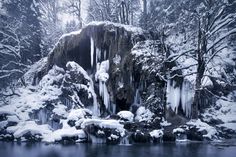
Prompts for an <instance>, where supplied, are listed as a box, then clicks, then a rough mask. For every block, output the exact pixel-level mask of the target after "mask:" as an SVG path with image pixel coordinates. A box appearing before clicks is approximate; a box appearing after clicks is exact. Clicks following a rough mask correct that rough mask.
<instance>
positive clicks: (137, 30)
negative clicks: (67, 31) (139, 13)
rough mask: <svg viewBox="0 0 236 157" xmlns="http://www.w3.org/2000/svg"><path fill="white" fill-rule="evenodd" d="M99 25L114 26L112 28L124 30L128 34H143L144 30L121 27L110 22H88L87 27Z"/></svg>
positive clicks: (121, 25)
mask: <svg viewBox="0 0 236 157" xmlns="http://www.w3.org/2000/svg"><path fill="white" fill-rule="evenodd" d="M99 25H104V26H105V27H106V26H114V27H119V28H124V29H125V30H126V31H128V32H132V33H134V34H143V32H144V30H143V29H141V28H140V27H134V26H132V25H123V24H119V23H113V22H110V21H93V22H90V23H89V24H88V25H87V26H99Z"/></svg>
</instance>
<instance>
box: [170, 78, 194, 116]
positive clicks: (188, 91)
mask: <svg viewBox="0 0 236 157" xmlns="http://www.w3.org/2000/svg"><path fill="white" fill-rule="evenodd" d="M166 93H167V94H166V97H167V104H168V105H169V106H170V107H171V109H172V110H173V111H174V112H176V113H178V107H179V105H181V107H182V109H183V111H184V113H185V115H186V116H188V117H189V116H190V115H191V107H192V103H193V96H194V89H193V85H192V84H191V83H190V82H189V81H188V80H185V79H184V80H183V82H182V85H181V86H179V85H177V84H176V82H175V81H173V80H168V82H167V91H166Z"/></svg>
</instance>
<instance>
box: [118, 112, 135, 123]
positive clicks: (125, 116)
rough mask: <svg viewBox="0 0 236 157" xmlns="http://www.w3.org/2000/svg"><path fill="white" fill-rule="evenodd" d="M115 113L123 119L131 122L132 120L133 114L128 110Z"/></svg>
mask: <svg viewBox="0 0 236 157" xmlns="http://www.w3.org/2000/svg"><path fill="white" fill-rule="evenodd" d="M117 115H118V116H119V117H120V118H123V119H125V120H128V121H130V122H132V121H133V120H134V114H133V113H132V112H130V111H120V112H118V113H117Z"/></svg>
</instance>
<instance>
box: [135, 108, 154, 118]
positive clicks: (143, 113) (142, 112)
mask: <svg viewBox="0 0 236 157" xmlns="http://www.w3.org/2000/svg"><path fill="white" fill-rule="evenodd" d="M153 116H154V113H152V112H151V111H150V110H149V109H146V108H145V107H143V106H141V107H139V108H138V110H137V111H136V117H135V120H136V121H138V122H150V121H151V120H152V119H153Z"/></svg>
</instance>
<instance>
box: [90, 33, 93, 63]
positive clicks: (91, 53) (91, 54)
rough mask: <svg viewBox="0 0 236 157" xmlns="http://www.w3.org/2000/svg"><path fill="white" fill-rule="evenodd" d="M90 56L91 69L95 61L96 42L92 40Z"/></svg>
mask: <svg viewBox="0 0 236 157" xmlns="http://www.w3.org/2000/svg"><path fill="white" fill-rule="evenodd" d="M90 46H91V47H90V56H91V67H93V59H94V40H93V38H92V37H91V38H90Z"/></svg>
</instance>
